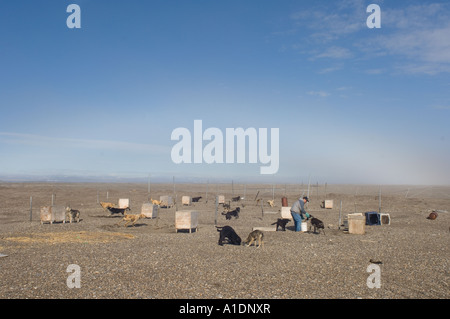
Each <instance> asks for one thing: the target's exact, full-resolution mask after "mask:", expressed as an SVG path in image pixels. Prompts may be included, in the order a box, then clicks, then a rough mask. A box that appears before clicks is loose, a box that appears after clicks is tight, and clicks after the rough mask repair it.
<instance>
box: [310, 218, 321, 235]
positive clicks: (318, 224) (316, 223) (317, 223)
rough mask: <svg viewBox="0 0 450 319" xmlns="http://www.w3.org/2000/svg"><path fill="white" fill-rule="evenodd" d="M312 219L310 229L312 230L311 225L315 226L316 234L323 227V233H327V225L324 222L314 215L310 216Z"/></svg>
mask: <svg viewBox="0 0 450 319" xmlns="http://www.w3.org/2000/svg"><path fill="white" fill-rule="evenodd" d="M310 219H311V225H310V226H309V231H311V227H314V234H315V233H316V230H317V229H322V231H323V234H324V235H325V225H324V224H323V222H322V221H321V220H320V219H318V218H315V217H314V216H312V215H311V216H310Z"/></svg>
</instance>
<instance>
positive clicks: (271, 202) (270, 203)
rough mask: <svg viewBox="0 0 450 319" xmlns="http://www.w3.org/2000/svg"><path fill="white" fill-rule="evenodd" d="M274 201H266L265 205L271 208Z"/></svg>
mask: <svg viewBox="0 0 450 319" xmlns="http://www.w3.org/2000/svg"><path fill="white" fill-rule="evenodd" d="M274 201H275V200H273V199H272V200H268V201H267V204H269V205H270V207H273V202H274Z"/></svg>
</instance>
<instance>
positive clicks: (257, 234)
mask: <svg viewBox="0 0 450 319" xmlns="http://www.w3.org/2000/svg"><path fill="white" fill-rule="evenodd" d="M263 238H264V234H263V232H262V231H260V230H258V229H257V230H254V231H252V232H251V233H250V234H249V235H248V237H247V239H246V240H244V241H243V242H242V244H243V245H244V246H245V245H247V247H250V246H251V245H252V244H253V243H255V246H256V240H258V246H257V247H256V248H259V247H261V246H263V247H264V241H263Z"/></svg>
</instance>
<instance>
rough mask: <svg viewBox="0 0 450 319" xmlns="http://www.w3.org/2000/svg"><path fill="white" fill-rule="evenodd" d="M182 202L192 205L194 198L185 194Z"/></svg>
mask: <svg viewBox="0 0 450 319" xmlns="http://www.w3.org/2000/svg"><path fill="white" fill-rule="evenodd" d="M181 204H182V205H185V206H191V204H192V198H191V196H183V197H181Z"/></svg>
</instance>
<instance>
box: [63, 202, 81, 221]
mask: <svg viewBox="0 0 450 319" xmlns="http://www.w3.org/2000/svg"><path fill="white" fill-rule="evenodd" d="M66 217H68V218H69V221H70V223H71V224H72V220H76V221H77V223H78V222H79V221H80V211H79V210H76V209H72V208H70V207H69V206H67V207H66Z"/></svg>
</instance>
